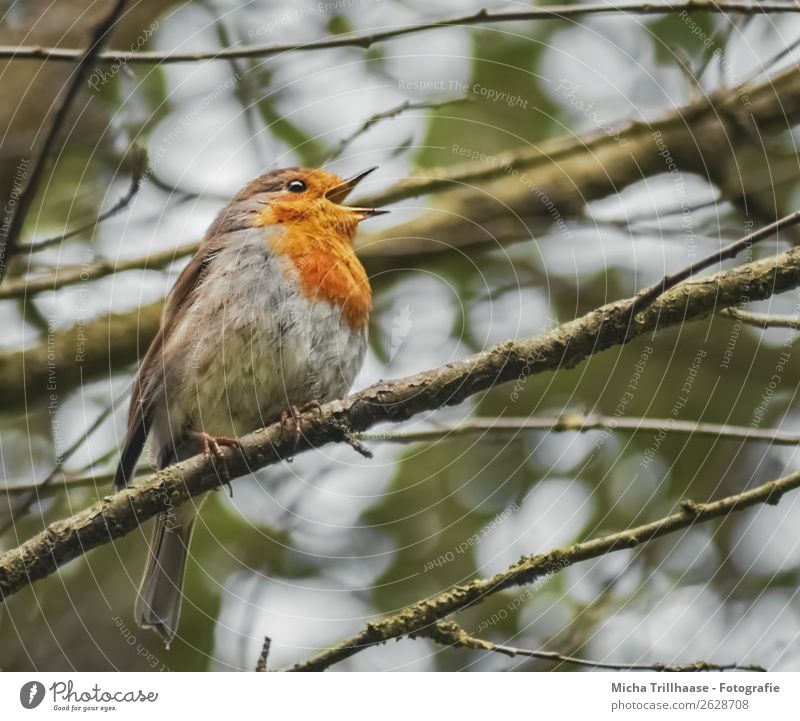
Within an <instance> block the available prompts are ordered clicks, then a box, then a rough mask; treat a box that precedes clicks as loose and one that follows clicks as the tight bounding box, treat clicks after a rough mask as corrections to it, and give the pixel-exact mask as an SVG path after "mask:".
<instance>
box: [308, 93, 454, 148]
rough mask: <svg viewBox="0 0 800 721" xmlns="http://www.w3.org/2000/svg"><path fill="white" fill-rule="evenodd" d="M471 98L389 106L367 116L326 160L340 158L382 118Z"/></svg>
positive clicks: (439, 106)
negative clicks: (387, 108)
mask: <svg viewBox="0 0 800 721" xmlns="http://www.w3.org/2000/svg"><path fill="white" fill-rule="evenodd" d="M469 100H470V98H452V99H450V100H439V101H435V102H429V103H425V102H423V103H412V102H411V101H410V100H405V101H404V102H402V103H400V104H399V105H396V106H395V107H393V108H389V110H384V111H382V112H380V113H375V114H374V115H372V116H370V117H369V118H367V119H366V120H365V121H364V122H363V123H362V124H361V125H360V126H359V127H358V128H356V130H355V131H353V132H352V133H351V134H350V135H348V136H346V137H344V138H342V139H341V140H340V141H339V143H338V144H337V145H336V147H335V148H334V149H333V150H332V151H331V152H330V154H329V155H327V156H326V157H325V158H324V162H326V163H330V162H332V161H334V160H336V159H337V158H340V157H341V155H342V153H343V152H344V151H345V150H347V148H348V147H349V146H350V145H351V144H352V143H353V142H354V141H355V140H357V139H358V138H360V137H361V136H362V135H363V134H364V133H366V132H367V131H368V130H369V129H370V128H372V127H373V126H375V125H376V124H377V123H379V122H381V121H382V120H390V119H391V118H396V117H397V116H398V115H402V114H403V113H404V112H406V111H407V110H438V109H439V108H446V107H447V106H449V105H456V104H457V103H465V102H467V101H469Z"/></svg>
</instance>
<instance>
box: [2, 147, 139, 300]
mask: <svg viewBox="0 0 800 721" xmlns="http://www.w3.org/2000/svg"><path fill="white" fill-rule="evenodd" d="M146 170H147V154H146V153H145V152H144V151H143V150H142V151H140V152H134V154H133V171H132V172H131V181H130V184H129V185H128V190H127V191H126V192H125V195H123V196H122V197H121V198H120V199H119V200H117V202H116V203H114V205H112V206H111V207H110V208H109V209H108V210H106V211H105V212H104V213H100V215H98V216H97V217H96V218H95V219H94V220H92V221H90V222H88V223H84V224H83V225H79V226H78V227H77V228H73V229H72V230H70V231H68V232H66V233H63V234H61V235H57V236H55V237H53V238H45V239H44V240H39V241H36V242H35V243H28V244H27V245H22V246H20V247H19V248H18V253H38V252H39V251H41V250H45V249H46V248H50V247H52V246H54V245H60V244H61V243H63V242H64V241H65V240H69V239H70V238H74V237H75V236H76V235H79V234H80V233H83V232H84V231H87V230H91V229H92V228H95V227H97V226H98V225H100V223H102V222H103V221H105V220H108V219H109V218H113V217H114V216H115V215H116V214H117V213H119V212H121V211H122V210H124V209H125V208H127V207H128V206H129V205H130V204H131V201H132V200H133V199H134V198H135V197H136V194H137V193H138V192H139V188H140V186H141V184H142V178H143V177H144V174H145V171H146ZM3 290H5V289H0V298H2V297H3V295H2V291H3Z"/></svg>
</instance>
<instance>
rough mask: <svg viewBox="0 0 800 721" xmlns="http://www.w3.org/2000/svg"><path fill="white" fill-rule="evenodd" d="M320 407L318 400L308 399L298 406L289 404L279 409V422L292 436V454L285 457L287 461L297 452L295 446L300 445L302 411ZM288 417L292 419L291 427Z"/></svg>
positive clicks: (289, 461)
mask: <svg viewBox="0 0 800 721" xmlns="http://www.w3.org/2000/svg"><path fill="white" fill-rule="evenodd" d="M320 407H321V406H320V404H319V401H308V402H307V403H304V404H303V405H302V406H300V407H299V408H298V407H297V406H295V405H291V406H289V407H288V408H287V409H285V410H283V411H281V415H280V421H281V424H282V425H283V427H284V428H285V429H286V430H287V432H290V433H291V434H292V435H293V436H294V444H293V446H292V455H291V456H290V457H289V458H287V459H286V462H287V463H291V462H292V461H293V460H294V456H295V454H296V453H297V447H298V446H299V445H300V438H301V437H302V436H303V434H302V432H301V431H300V416H301V415H302V414H303V413H308V412H309V411H312V410H313V411H319V409H320ZM290 418H291V419H292V423H291V427H290V425H289V419H290Z"/></svg>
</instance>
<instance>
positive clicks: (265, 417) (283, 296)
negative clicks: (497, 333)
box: [114, 168, 387, 646]
mask: <svg viewBox="0 0 800 721" xmlns="http://www.w3.org/2000/svg"><path fill="white" fill-rule="evenodd" d="M373 170H374V168H371V169H370V170H367V171H365V172H363V173H360V174H359V175H356V176H355V177H353V178H350V179H349V180H342V179H341V178H339V177H337V176H335V175H333V174H331V173H328V172H326V171H324V170H316V169H309V168H285V169H283V170H276V171H274V172H270V173H267V174H265V175H262V176H260V177H258V178H256V179H255V180H253V181H252V182H250V183H249V184H248V185H246V186H245V187H244V188H243V189H242V190H241V191H240V192H239V193H238V195H236V197H235V198H234V199H233V201H232V202H231V203H230V204H229V205H228V206H227V207H226V208H225V209H224V210H222V212H220V214H219V215H218V216H217V218H216V220H215V221H214V222H213V223H212V224H211V227H210V228H209V229H208V231H207V233H206V235H205V237H204V238H203V241H202V242H201V244H200V246H199V249H198V251H197V254H196V255H195V256H194V257H193V258H192V260H191V261H190V262H189V264H188V265H187V266H186V268H184V270H183V272H182V273H181V274H180V276H179V277H178V279H177V281H176V282H175V285H174V287H173V288H172V291H171V292H170V294H169V296H168V298H167V302H166V306H165V310H164V316H163V319H162V324H161V328H160V329H159V332H158V334H157V335H156V337H155V339H154V340H153V342H152V344H151V345H150V347H149V349H148V350H147V353H146V354H145V356H144V359H143V360H142V362H141V365H140V367H139V371H138V374H137V376H136V380H135V382H134V385H133V391H132V398H131V406H130V411H129V414H128V427H127V433H126V436H125V442H124V445H123V447H122V454H121V458H120V462H119V466H118V468H117V472H116V476H115V479H114V484H115V488H117V489H120V488H124V487H125V486H126V485H128V483H129V482H130V480H131V479H132V477H133V474H134V469H135V467H136V464H137V461H138V459H139V456H140V455H141V453H142V450H143V448H144V445H145V442H146V441H147V439H148V437H150V439H151V448H152V457H153V462H154V464H155V465H156V466H157V467H158V468H164V467H165V466H168V465H170V464H172V463H175V462H178V461H181V460H185V459H186V458H189V457H190V456H193V455H196V454H197V453H201V452H202V453H203V454H204V455H205V456H206V457H207V458H209V459H214V460H223V462H224V459H223V456H224V448H225V447H226V446H236V445H238V443H237V440H236V439H237V438H238V437H239V436H241V435H243V434H245V433H248V432H250V431H252V430H254V429H256V428H259V427H261V426H264V425H266V424H267V423H269V422H272V421H274V420H276V419H278V418H280V417H283V418H284V419H286V418H288V416H287V415H286V414H287V409H288V411H290V412H291V413H292V415H295V414H296V413H297V408H298V407H303V406H308V405H310V404H317V403H323V402H325V401H328V400H332V399H335V398H337V397H340V396H342V395H344V394H345V393H346V392H347V391H348V389H349V388H350V386H351V384H352V382H353V380H354V379H355V377H356V375H357V374H358V371H359V370H360V368H361V365H362V362H363V360H364V354H365V352H366V348H367V322H368V320H369V313H370V309H371V306H372V293H371V289H370V285H369V279H368V278H367V274H366V272H365V270H364V267H363V266H362V265H361V263H360V262H359V260H358V258H357V257H356V255H355V252H354V250H353V238H354V236H355V233H356V228H357V227H358V224H359V223H360V222H361V221H362V220H365V219H367V218H371V217H373V216H375V215H379V214H381V213H384V212H387V211H382V210H376V209H373V208H356V207H351V206H347V205H343V201H344V200H345V198H346V197H347V196H348V194H349V193H350V191H351V190H353V188H354V187H355V186H356V185H357V184H358V183H359V181H361V180H362V179H363V178H364V177H365V176H366V175H368V174H369V173H370V172H372V171H373ZM295 428H296V424H295ZM199 505H200V504H199V503H197V502H195V503H185V504H183V505H182V506H180V507H179V508H177V509H175V510H174V511H171V512H169V513H162V514H161V515H159V516H158V517H157V519H156V526H155V529H154V533H153V537H152V542H151V545H150V553H149V558H148V561H147V565H146V568H145V572H144V578H143V579H142V583H141V586H140V588H139V593H138V597H137V600H136V607H135V616H136V620H137V622H138V623H139V625H140V626H142V627H144V628H152V629H154V630H155V631H156V632H158V634H159V635H160V636H161V638H162V639H163V640H164V642H165V643H166V645H167V646H169V644H170V642H171V641H172V640H173V638H174V637H175V634H176V632H177V628H178V620H179V616H180V608H181V597H182V585H183V576H184V571H185V568H186V558H187V553H188V548H189V541H190V538H191V534H192V526H193V524H194V519H195V514H196V512H197V509H198V508H199Z"/></svg>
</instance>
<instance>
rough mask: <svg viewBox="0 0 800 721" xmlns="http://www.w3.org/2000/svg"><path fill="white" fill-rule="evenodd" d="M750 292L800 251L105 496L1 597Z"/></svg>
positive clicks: (7, 578)
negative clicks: (393, 426) (302, 463)
mask: <svg viewBox="0 0 800 721" xmlns="http://www.w3.org/2000/svg"><path fill="white" fill-rule="evenodd" d="M744 285H746V286H747V287H748V288H749V294H750V297H751V298H752V299H753V300H757V299H760V298H764V297H768V296H770V295H772V294H773V293H777V292H781V291H782V290H787V289H789V288H793V287H797V286H798V285H800V248H793V249H792V250H789V251H787V252H786V253H782V254H781V255H778V256H775V257H773V258H768V259H765V260H761V261H757V262H754V263H750V264H748V265H745V266H742V267H739V268H735V269H733V270H729V271H725V272H723V273H718V274H716V275H712V276H707V277H701V278H693V279H691V280H689V281H686V282H684V283H682V284H681V285H679V286H677V287H676V288H674V289H672V290H670V291H668V292H667V293H666V294H665V295H663V296H661V297H659V298H657V299H656V301H655V302H654V303H653V304H652V305H651V306H650V307H648V308H646V309H645V310H644V311H643V312H641V313H639V315H638V316H636V318H635V319H634V320H633V321H632V320H631V317H630V313H629V310H630V307H631V304H632V301H633V299H628V300H625V301H618V302H616V303H611V304H609V305H606V306H603V307H601V308H597V309H595V310H593V311H591V312H589V313H587V314H586V315H584V316H582V317H580V318H578V319H576V320H574V321H571V322H569V323H566V324H564V325H562V326H559V327H557V328H555V329H553V330H551V331H549V332H547V333H543V334H541V335H539V336H537V337H535V338H533V339H528V340H520V341H506V342H504V343H501V344H499V345H496V346H494V347H493V348H490V349H488V350H486V351H484V352H482V353H478V354H476V355H473V356H470V357H468V358H465V359H464V360H461V361H457V362H453V363H448V364H447V365H445V366H442V367H440V368H435V369H433V370H430V371H426V372H423V373H418V374H416V375H414V376H410V377H408V378H404V379H401V380H397V381H393V382H382V383H377V384H375V385H373V386H370V387H369V388H367V389H365V390H363V391H361V392H359V393H354V394H353V395H350V396H348V397H347V398H344V399H342V400H340V401H334V402H331V403H327V404H325V405H324V406H322V407H321V408H320V409H318V410H314V411H309V412H307V413H304V414H300V415H299V417H298V424H299V427H300V431H301V435H302V439H301V441H300V443H299V445H298V446H296V439H295V435H294V433H287V428H286V424H285V423H281V422H278V423H274V424H272V425H270V426H268V427H267V428H264V429H261V430H259V431H256V432H255V433H252V434H250V435H248V436H245V437H244V438H242V439H241V448H240V449H239V451H237V452H233V453H232V455H231V456H230V457H229V458H228V459H227V463H226V466H227V474H223V477H222V479H221V478H220V475H219V474H218V469H217V468H216V467H215V466H214V464H213V463H212V462H206V461H204V459H203V457H202V455H200V456H196V457H194V458H192V459H190V460H188V461H185V462H183V463H180V464H178V465H175V466H170V467H169V468H166V469H164V470H163V471H159V472H158V473H156V474H154V475H152V476H151V477H150V478H148V479H147V480H145V481H144V482H142V483H141V484H139V485H137V486H136V487H135V488H129V489H125V490H123V491H121V492H119V493H117V494H115V495H113V496H108V497H106V498H104V499H103V500H101V501H99V502H98V503H96V504H94V505H93V506H91V507H90V508H88V509H86V510H84V511H82V512H80V513H78V514H76V515H75V516H73V517H72V518H69V519H66V520H63V521H58V522H56V523H54V524H51V525H50V526H49V527H48V528H47V529H46V530H44V531H42V532H41V533H39V534H37V535H36V536H34V537H33V538H31V539H29V540H28V541H26V542H25V543H24V544H22V546H20V547H19V548H16V549H14V550H11V551H8V552H6V553H5V554H4V555H3V556H0V595H1V596H3V597H4V598H5V597H7V596H9V595H11V594H13V593H16V592H17V591H19V590H20V589H22V588H24V587H25V586H27V585H29V584H30V583H33V582H34V581H36V580H39V579H41V578H44V577H46V576H48V575H50V574H51V573H53V572H54V571H55V570H56V569H57V568H58V567H60V566H61V565H63V564H64V563H66V562H67V561H69V560H71V559H73V558H76V557H77V556H80V555H82V554H85V553H86V552H88V551H89V550H91V549H92V548H96V547H97V546H101V545H103V544H105V543H108V542H109V541H111V540H113V539H114V538H119V537H121V536H123V535H125V534H127V533H129V532H130V531H131V530H133V529H134V528H136V527H138V525H139V524H140V523H142V522H143V521H145V520H146V519H148V518H151V517H152V516H154V515H156V514H158V513H160V512H162V511H165V510H167V509H169V508H175V507H177V506H179V505H180V504H181V503H184V502H185V501H186V500H187V499H188V498H190V497H192V496H196V495H199V494H201V493H204V492H205V491H208V490H211V489H213V488H218V487H219V485H220V483H221V482H226V478H227V477H232V478H238V477H241V476H246V475H248V474H249V473H251V472H253V471H254V470H257V469H259V468H262V467H265V466H267V465H270V464H274V463H277V462H278V461H280V460H281V459H285V458H287V457H290V456H292V455H293V454H294V453H295V451H303V450H308V449H310V448H317V447H319V446H321V445H324V444H326V443H331V442H340V441H341V440H342V429H343V428H345V429H347V430H349V431H350V432H358V431H365V430H367V429H368V428H370V427H372V426H374V425H375V424H377V423H381V422H387V421H388V422H399V421H404V420H407V419H408V418H411V417H412V416H414V415H416V414H418V413H422V412H424V411H431V410H435V409H438V408H442V407H444V406H450V405H457V404H459V403H461V402H462V401H464V400H465V399H466V398H468V397H470V396H473V395H475V394H476V393H480V392H482V391H487V390H490V389H492V388H494V387H495V386H497V385H499V384H501V383H505V382H508V381H511V380H517V381H518V382H519V378H520V377H522V378H527V377H528V376H530V375H535V374H539V373H543V372H545V371H553V370H556V369H559V368H572V367H574V366H576V365H577V364H578V363H580V362H581V361H583V360H585V359H586V358H588V357H590V356H592V355H594V354H596V353H599V352H600V351H602V350H605V349H607V348H610V347H612V346H617V345H621V344H624V343H626V342H628V341H630V340H631V339H632V338H634V337H636V336H639V335H642V334H643V333H646V332H653V331H656V330H659V329H663V328H667V327H669V326H672V325H677V324H681V323H684V322H686V321H688V320H692V319H696V318H700V317H703V316H706V315H708V314H710V313H713V312H714V311H715V310H716V309H717V308H719V307H726V306H730V305H735V304H737V303H738V302H739V299H740V297H741V288H742V287H743V286H744ZM0 388H2V385H1V384H0ZM795 480H796V479H795V478H794V477H792V479H790V480H789V481H785V482H780V483H777V485H775V484H773V485H775V488H776V489H778V490H780V489H786V490H788V486H787V484H789V485H791V484H792V483H794V482H795ZM767 485H770V484H767ZM791 487H794V486H791ZM763 488H766V487H762V489H763ZM748 493H750V494H752V493H754V492H748ZM750 498H756V499H760V498H761V496H759V495H755V496H752V495H747V494H745V495H743V496H742V499H744V500H743V501H742V502H744V501H745V500H746V499H750ZM755 502H763V501H762V500H756V501H753V503H755ZM723 505H724V504H723ZM751 505H752V504H751ZM715 507H716V506H715ZM714 513H715V512H712V511H709V514H710V515H708V514H706V516H707V517H715V516H714ZM679 515H680V514H679ZM681 517H682V516H681ZM670 523H674V521H670ZM670 527H672V526H670ZM437 620H438V619H437ZM412 630H419V629H418V628H415V629H412Z"/></svg>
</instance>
